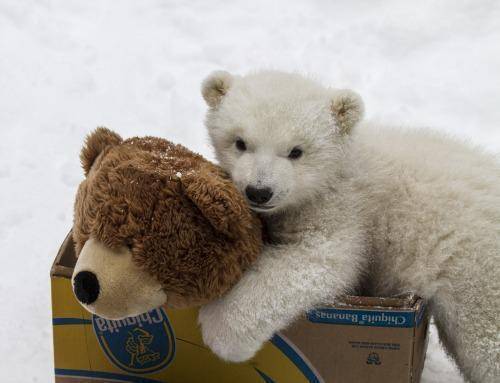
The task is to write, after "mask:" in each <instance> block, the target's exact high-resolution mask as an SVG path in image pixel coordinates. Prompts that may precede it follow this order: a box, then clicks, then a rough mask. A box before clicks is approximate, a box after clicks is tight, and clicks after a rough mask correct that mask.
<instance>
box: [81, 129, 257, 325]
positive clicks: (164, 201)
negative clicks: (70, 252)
mask: <svg viewBox="0 0 500 383" xmlns="http://www.w3.org/2000/svg"><path fill="white" fill-rule="evenodd" d="M81 161H82V166H83V169H84V172H85V176H86V178H85V180H84V181H83V182H82V183H81V184H80V186H79V189H78V193H77V196H76V201H75V212H74V227H73V238H74V241H75V244H76V253H77V255H78V261H77V263H76V266H75V270H74V273H73V278H72V282H73V291H74V293H75V295H76V297H77V298H78V300H79V301H80V302H81V303H82V305H83V306H84V307H85V308H87V309H88V310H89V311H91V312H93V313H95V314H97V315H99V316H102V317H105V318H108V319H119V318H123V317H127V316H133V315H138V314H140V313H143V312H146V311H148V310H150V309H153V308H155V307H158V306H161V305H163V304H167V305H168V306H170V307H176V308H177V307H186V306H190V305H198V304H202V303H205V302H208V301H210V300H213V299H215V298H217V297H220V296H221V295H222V294H224V292H226V291H227V290H228V289H229V288H230V287H231V286H233V285H234V284H235V283H236V282H237V281H238V279H239V278H240V277H241V275H242V273H243V271H244V270H245V269H246V268H248V266H249V265H250V264H251V263H252V262H253V261H254V260H255V259H256V258H257V256H258V255H259V253H260V250H261V246H262V239H261V226H260V222H259V220H258V218H256V217H255V216H254V215H253V214H252V213H251V211H250V209H249V207H248V206H247V204H246V202H245V200H244V198H243V197H242V196H241V195H240V193H239V192H238V191H237V189H236V188H235V186H234V185H233V184H232V183H231V181H230V180H229V179H228V177H227V176H226V175H225V174H224V173H223V172H222V170H221V169H220V168H219V167H217V166H215V165H214V164H212V163H210V162H209V161H207V160H205V159H204V158H203V157H201V156H200V155H198V154H195V153H193V152H191V151H189V150H188V149H186V148H184V147H183V146H181V145H174V144H172V143H170V142H169V141H167V140H164V139H160V138H154V137H143V138H138V137H135V138H131V139H128V140H122V138H121V137H120V136H119V135H118V134H116V133H114V132H112V131H111V130H108V129H105V128H98V129H97V130H95V131H94V132H93V133H92V134H91V135H89V136H88V137H87V140H86V143H85V145H84V147H83V149H82V152H81Z"/></svg>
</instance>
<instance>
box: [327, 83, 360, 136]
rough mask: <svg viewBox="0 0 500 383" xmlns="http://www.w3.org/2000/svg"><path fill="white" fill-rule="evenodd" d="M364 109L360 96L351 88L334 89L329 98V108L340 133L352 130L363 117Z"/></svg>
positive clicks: (347, 132)
mask: <svg viewBox="0 0 500 383" xmlns="http://www.w3.org/2000/svg"><path fill="white" fill-rule="evenodd" d="M364 109H365V107H364V104H363V100H362V99H361V96H360V95H359V94H357V93H356V92H353V91H352V90H348V89H339V90H335V91H334V93H333V95H332V97H331V100H330V110H331V112H332V115H333V117H334V118H335V121H336V122H337V126H338V128H339V132H340V133H341V134H349V133H350V132H351V131H352V128H353V127H354V126H355V125H356V124H357V123H358V122H359V121H361V119H362V118H363V114H364Z"/></svg>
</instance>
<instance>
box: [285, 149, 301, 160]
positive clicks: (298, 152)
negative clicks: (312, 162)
mask: <svg viewBox="0 0 500 383" xmlns="http://www.w3.org/2000/svg"><path fill="white" fill-rule="evenodd" d="M302 154H303V152H302V149H301V148H299V147H297V146H296V147H295V148H293V149H292V150H290V153H288V158H290V159H292V160H296V159H297V158H300V157H302Z"/></svg>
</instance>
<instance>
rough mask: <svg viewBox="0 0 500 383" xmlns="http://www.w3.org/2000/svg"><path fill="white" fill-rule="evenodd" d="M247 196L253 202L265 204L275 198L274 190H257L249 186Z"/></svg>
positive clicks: (246, 189)
mask: <svg viewBox="0 0 500 383" xmlns="http://www.w3.org/2000/svg"><path fill="white" fill-rule="evenodd" d="M245 194H246V195H247V197H248V199H249V200H250V201H251V202H255V203H257V204H264V203H266V202H268V201H269V200H270V199H271V197H272V196H273V190H272V189H271V188H256V187H253V186H250V185H248V186H247V187H246V188H245Z"/></svg>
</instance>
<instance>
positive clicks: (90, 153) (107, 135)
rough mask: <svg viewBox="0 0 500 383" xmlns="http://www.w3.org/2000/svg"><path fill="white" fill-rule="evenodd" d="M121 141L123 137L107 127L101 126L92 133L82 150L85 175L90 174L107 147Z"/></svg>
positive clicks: (81, 156) (81, 159)
mask: <svg viewBox="0 0 500 383" xmlns="http://www.w3.org/2000/svg"><path fill="white" fill-rule="evenodd" d="M121 142H122V138H121V137H120V136H119V135H118V134H116V133H115V132H113V131H112V130H109V129H107V128H102V127H100V128H97V129H96V130H94V131H93V132H92V133H90V134H89V135H88V136H87V138H86V139H85V144H84V145H83V148H82V151H81V152H80V161H81V163H82V167H83V171H84V173H85V176H87V175H88V174H89V171H90V168H91V167H92V164H93V163H94V161H95V160H96V158H97V157H98V156H99V154H101V152H102V151H103V150H104V149H105V148H106V147H108V146H114V145H118V144H120V143H121Z"/></svg>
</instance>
